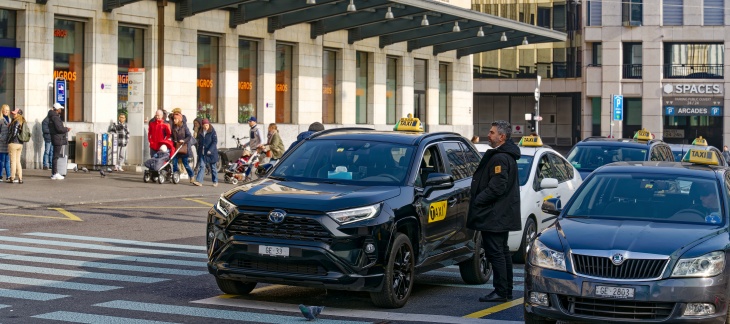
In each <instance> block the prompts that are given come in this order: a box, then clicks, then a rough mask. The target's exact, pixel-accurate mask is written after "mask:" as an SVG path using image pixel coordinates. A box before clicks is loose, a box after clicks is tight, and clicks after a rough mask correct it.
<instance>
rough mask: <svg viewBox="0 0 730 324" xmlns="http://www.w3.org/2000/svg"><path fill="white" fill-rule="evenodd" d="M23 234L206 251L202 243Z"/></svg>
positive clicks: (36, 233)
mask: <svg viewBox="0 0 730 324" xmlns="http://www.w3.org/2000/svg"><path fill="white" fill-rule="evenodd" d="M24 235H33V236H41V237H52V238H60V239H69V240H79V241H91V242H103V243H116V244H127V245H139V246H149V247H162V248H171V249H182V250H194V251H206V248H205V246H202V245H184V244H169V243H157V242H144V241H133V240H120V239H113V238H105V237H94V236H78V235H66V234H56V233H40V232H34V233H25V234H24Z"/></svg>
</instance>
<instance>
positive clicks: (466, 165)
mask: <svg viewBox="0 0 730 324" xmlns="http://www.w3.org/2000/svg"><path fill="white" fill-rule="evenodd" d="M441 146H442V148H443V151H442V152H443V153H444V155H445V156H444V157H443V158H444V161H446V166H447V168H446V172H447V174H451V175H452V176H453V177H454V187H453V188H452V191H453V192H452V197H455V198H456V199H455V201H454V202H453V203H452V202H450V203H449V210H448V211H447V213H446V219H444V221H443V224H442V225H441V227H439V230H442V231H450V234H448V235H449V236H448V237H447V238H446V242H445V243H444V245H445V246H448V247H450V248H459V247H461V246H464V245H465V244H466V242H468V241H469V240H470V238H471V237H472V235H473V234H472V235H470V234H469V233H472V231H470V230H468V229H467V228H466V217H467V212H468V211H469V195H470V191H471V177H472V175H474V171H476V168H477V166H479V160H480V158H479V155H478V153H476V152H473V151H472V149H471V148H468V147H467V146H466V144H465V143H461V142H457V141H453V142H444V143H441Z"/></svg>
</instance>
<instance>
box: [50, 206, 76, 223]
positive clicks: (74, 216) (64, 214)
mask: <svg viewBox="0 0 730 324" xmlns="http://www.w3.org/2000/svg"><path fill="white" fill-rule="evenodd" d="M48 209H52V210H55V211H57V212H59V213H61V215H63V216H66V218H68V219H70V220H72V221H77V222H83V220H81V218H78V217H76V215H74V214H71V213H69V212H68V211H67V210H65V209H63V208H48Z"/></svg>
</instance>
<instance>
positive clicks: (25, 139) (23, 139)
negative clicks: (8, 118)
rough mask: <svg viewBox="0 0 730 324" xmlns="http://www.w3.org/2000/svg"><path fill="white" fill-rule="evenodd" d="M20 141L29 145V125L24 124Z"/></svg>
mask: <svg viewBox="0 0 730 324" xmlns="http://www.w3.org/2000/svg"><path fill="white" fill-rule="evenodd" d="M18 140H20V141H21V142H23V143H27V142H28V141H30V128H28V123H23V130H21V131H20V134H19V135H18Z"/></svg>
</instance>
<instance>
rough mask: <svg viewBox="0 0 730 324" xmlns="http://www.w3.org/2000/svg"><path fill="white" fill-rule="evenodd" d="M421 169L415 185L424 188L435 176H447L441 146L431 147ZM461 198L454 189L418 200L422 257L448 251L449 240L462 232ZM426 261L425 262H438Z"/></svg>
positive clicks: (441, 191) (430, 194) (429, 194)
mask: <svg viewBox="0 0 730 324" xmlns="http://www.w3.org/2000/svg"><path fill="white" fill-rule="evenodd" d="M419 163H420V166H419V169H418V172H417V173H416V181H415V184H414V185H415V186H416V187H417V188H420V190H422V189H424V183H425V182H426V179H427V178H428V175H429V174H431V173H446V170H445V168H444V163H443V159H442V155H441V152H440V148H439V145H438V144H433V145H431V146H428V147H427V148H426V149H425V150H424V152H423V155H422V157H421V159H420V161H419ZM458 201H459V198H458V195H457V194H456V190H454V187H452V188H448V189H436V190H433V191H431V192H430V193H428V195H421V196H419V198H417V200H416V201H415V204H416V206H417V210H418V211H419V214H420V215H419V218H420V222H421V240H422V246H423V249H422V251H421V253H420V256H421V257H422V258H423V260H427V259H428V258H431V257H433V256H436V255H439V254H441V253H443V252H445V251H448V250H449V249H450V247H449V246H448V245H447V241H448V240H449V237H450V236H452V235H454V234H455V233H456V232H458V231H460V230H461V228H458V227H456V226H457V225H458V224H459V223H458V221H455V217H456V214H458V209H459V206H458ZM436 261H437V260H431V261H426V262H425V263H431V262H436Z"/></svg>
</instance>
